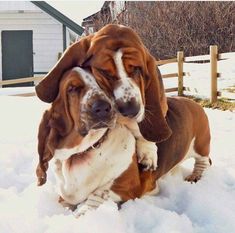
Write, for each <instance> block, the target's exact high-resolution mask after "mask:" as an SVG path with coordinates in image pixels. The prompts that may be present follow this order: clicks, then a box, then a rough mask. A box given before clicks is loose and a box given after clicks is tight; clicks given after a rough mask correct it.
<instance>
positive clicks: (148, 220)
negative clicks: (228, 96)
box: [0, 96, 235, 233]
mask: <svg viewBox="0 0 235 233" xmlns="http://www.w3.org/2000/svg"><path fill="white" fill-rule="evenodd" d="M0 106H1V113H0V233H32V232H33V233H68V232H69V233H110V232H112V233H158V232H159V233H194V232H195V233H234V232H235V150H234V142H235V113H232V112H228V111H227V112H222V111H219V110H211V109H206V112H207V114H208V116H209V120H210V125H211V132H212V145H211V158H212V161H213V166H212V167H211V168H210V169H209V170H208V171H207V172H206V173H205V176H204V177H203V178H202V179H201V181H199V182H198V183H197V184H190V183H187V182H185V181H183V177H184V176H185V175H186V174H188V173H189V172H190V169H189V167H191V165H192V164H191V163H187V164H185V165H184V167H183V168H182V169H181V170H179V172H178V173H176V174H174V176H166V177H165V178H164V179H163V180H161V181H160V189H161V191H160V193H159V195H157V196H155V197H145V198H142V199H138V200H132V201H128V202H126V203H125V204H124V205H123V206H122V209H121V210H118V209H117V206H116V205H115V204H114V203H113V202H111V201H109V202H106V203H105V204H103V205H102V206H101V207H100V208H98V209H97V210H96V211H93V212H90V213H88V214H87V215H86V216H84V217H81V218H80V219H75V218H74V217H73V215H72V214H71V212H70V211H68V210H66V209H64V208H62V207H61V205H60V204H59V203H58V202H57V200H58V196H57V194H56V192H55V190H54V177H53V174H52V173H51V172H49V178H48V182H47V184H46V185H45V186H43V187H37V186H36V176H35V168H36V164H37V161H38V155H37V127H38V124H39V121H40V118H41V115H42V112H43V111H44V110H45V108H47V107H48V105H47V104H44V103H42V102H40V101H39V100H38V99H37V98H36V97H7V96H0Z"/></svg>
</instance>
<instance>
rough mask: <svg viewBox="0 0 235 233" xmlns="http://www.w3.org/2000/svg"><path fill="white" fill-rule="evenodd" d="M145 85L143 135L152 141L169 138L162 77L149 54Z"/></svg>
mask: <svg viewBox="0 0 235 233" xmlns="http://www.w3.org/2000/svg"><path fill="white" fill-rule="evenodd" d="M147 79H148V80H147V82H146V87H145V118H144V119H143V121H142V122H140V123H139V128H140V132H141V134H142V136H143V137H144V138H145V139H146V140H148V141H152V142H161V141H164V140H166V139H168V138H169V137H170V135H171V133H172V131H171V129H170V128H169V126H168V124H167V122H166V119H165V116H166V112H167V109H168V106H167V100H166V96H165V93H164V87H163V83H162V77H161V74H160V72H159V70H158V69H157V67H156V63H155V59H154V58H153V57H152V56H151V55H150V54H148V60H147Z"/></svg>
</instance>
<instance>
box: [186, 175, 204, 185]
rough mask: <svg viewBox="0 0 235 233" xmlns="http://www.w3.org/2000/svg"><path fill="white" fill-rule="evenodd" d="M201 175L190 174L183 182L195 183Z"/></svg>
mask: <svg viewBox="0 0 235 233" xmlns="http://www.w3.org/2000/svg"><path fill="white" fill-rule="evenodd" d="M201 177H202V175H201V174H194V173H193V174H191V175H189V176H187V177H186V178H185V181H188V182H190V183H196V182H197V181H199V180H200V179H201Z"/></svg>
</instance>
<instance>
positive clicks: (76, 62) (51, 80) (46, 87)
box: [35, 35, 93, 103]
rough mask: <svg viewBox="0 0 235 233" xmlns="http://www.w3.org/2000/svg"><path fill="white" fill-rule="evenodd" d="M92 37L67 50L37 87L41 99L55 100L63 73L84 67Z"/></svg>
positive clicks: (76, 43) (48, 101) (83, 39)
mask: <svg viewBox="0 0 235 233" xmlns="http://www.w3.org/2000/svg"><path fill="white" fill-rule="evenodd" d="M92 37H93V35H90V36H86V37H84V38H82V39H81V40H80V41H78V42H75V43H74V44H72V45H71V46H70V47H69V48H68V49H66V50H65V52H64V53H63V55H62V57H61V58H60V60H59V61H58V62H57V63H56V65H55V66H54V67H53V68H52V69H51V70H50V71H49V73H48V74H47V75H46V76H45V77H44V79H43V80H42V81H41V82H40V83H39V84H38V85H37V86H36V87H35V89H36V93H37V96H38V97H39V99H41V100H42V101H44V102H47V103H51V102H53V101H54V100H55V98H56V96H57V94H58V90H59V82H60V79H61V78H62V75H63V73H64V72H65V71H67V70H68V69H71V68H72V67H74V66H82V64H83V63H84V62H85V61H86V59H87V56H86V55H87V51H88V49H89V47H90V43H91V38H92Z"/></svg>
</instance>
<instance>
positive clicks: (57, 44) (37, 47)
mask: <svg viewBox="0 0 235 233" xmlns="http://www.w3.org/2000/svg"><path fill="white" fill-rule="evenodd" d="M4 30H32V31H33V53H34V55H33V59H34V72H35V73H37V72H48V71H49V70H50V69H51V68H52V67H53V66H54V64H55V63H56V61H57V59H58V53H59V52H63V28H62V24H61V23H60V22H58V21H57V20H55V19H54V18H53V17H51V16H50V15H48V14H47V13H45V12H43V11H42V10H41V9H39V8H38V7H36V6H35V5H33V4H32V3H31V2H11V1H9V2H0V80H1V79H2V54H1V50H2V44H1V32H2V31H4Z"/></svg>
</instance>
